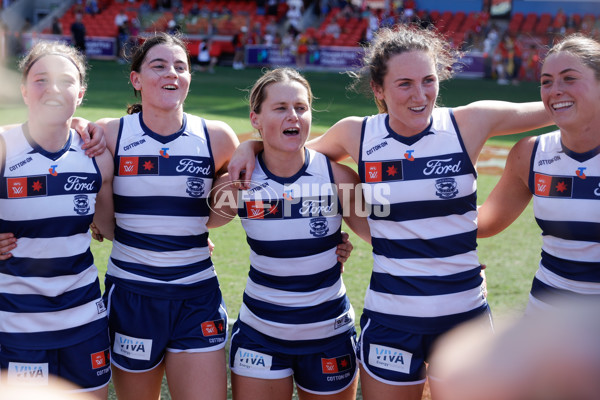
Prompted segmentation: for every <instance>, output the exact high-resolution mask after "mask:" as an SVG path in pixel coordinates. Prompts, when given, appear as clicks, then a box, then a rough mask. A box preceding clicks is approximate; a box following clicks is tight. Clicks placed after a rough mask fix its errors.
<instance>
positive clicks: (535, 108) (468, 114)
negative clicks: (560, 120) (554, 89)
mask: <svg viewBox="0 0 600 400" xmlns="http://www.w3.org/2000/svg"><path fill="white" fill-rule="evenodd" d="M454 116H455V117H456V122H457V124H458V126H459V129H460V131H461V134H462V136H463V140H464V143H465V146H466V148H467V152H468V153H469V157H470V158H471V161H472V162H473V164H475V163H476V161H477V157H479V153H480V152H481V149H482V148H483V145H484V144H485V142H486V140H488V139H489V138H490V137H493V136H501V135H511V134H515V133H520V132H527V131H530V130H533V129H538V128H542V127H545V126H550V125H551V124H552V119H551V118H550V114H548V112H547V111H546V109H545V108H544V104H543V103H542V102H541V101H538V102H531V103H511V102H507V101H495V100H483V101H476V102H474V103H471V104H468V105H466V106H462V107H457V108H456V109H454Z"/></svg>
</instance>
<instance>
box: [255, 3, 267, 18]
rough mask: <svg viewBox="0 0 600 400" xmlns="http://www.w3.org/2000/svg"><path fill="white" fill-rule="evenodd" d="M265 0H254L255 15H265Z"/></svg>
mask: <svg viewBox="0 0 600 400" xmlns="http://www.w3.org/2000/svg"><path fill="white" fill-rule="evenodd" d="M266 5H267V2H266V0H256V15H265V14H266V13H267V7H266Z"/></svg>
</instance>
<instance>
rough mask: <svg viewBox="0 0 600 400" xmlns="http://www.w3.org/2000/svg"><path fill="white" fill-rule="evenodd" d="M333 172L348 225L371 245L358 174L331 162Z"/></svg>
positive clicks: (344, 166)
mask: <svg viewBox="0 0 600 400" xmlns="http://www.w3.org/2000/svg"><path fill="white" fill-rule="evenodd" d="M331 170H332V172H333V178H334V180H335V184H336V187H337V192H338V196H339V199H340V204H341V205H342V215H343V217H344V221H346V224H348V226H349V227H350V229H352V231H353V232H354V233H356V234H357V235H358V236H359V237H360V238H361V239H363V240H364V241H365V242H367V243H371V231H370V229H369V223H368V222H367V217H366V212H364V210H363V209H364V204H365V202H364V199H363V197H362V196H363V194H362V189H361V182H360V178H359V177H358V174H357V173H356V172H355V171H354V170H353V169H352V168H350V167H348V166H346V165H342V164H338V163H336V162H333V161H332V162H331Z"/></svg>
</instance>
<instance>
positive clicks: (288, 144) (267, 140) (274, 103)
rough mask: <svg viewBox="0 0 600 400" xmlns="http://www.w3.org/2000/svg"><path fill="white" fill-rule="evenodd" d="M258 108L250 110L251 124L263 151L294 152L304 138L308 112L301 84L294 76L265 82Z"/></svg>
mask: <svg viewBox="0 0 600 400" xmlns="http://www.w3.org/2000/svg"><path fill="white" fill-rule="evenodd" d="M264 91H265V93H266V95H265V98H264V101H263V102H262V103H261V105H260V108H259V109H260V111H259V112H255V111H251V112H250V121H251V123H252V126H253V127H254V128H255V129H257V130H258V131H259V132H260V134H261V136H262V138H263V141H264V147H265V153H266V152H273V151H277V152H291V153H293V152H297V151H299V150H301V149H302V148H303V146H304V143H305V142H306V140H307V139H308V135H309V133H310V125H311V120H312V112H311V109H310V101H309V94H308V91H307V89H306V87H305V86H303V85H302V84H301V83H300V82H297V81H294V80H286V81H282V82H276V83H271V84H269V85H268V86H267V87H266V88H265V89H264Z"/></svg>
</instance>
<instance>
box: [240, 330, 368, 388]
mask: <svg viewBox="0 0 600 400" xmlns="http://www.w3.org/2000/svg"><path fill="white" fill-rule="evenodd" d="M232 331H233V334H232V335H231V348H230V351H229V367H230V368H231V371H232V372H234V373H235V374H237V375H239V376H246V377H251V378H258V379H282V378H286V377H288V376H292V375H293V376H294V380H295V381H296V385H297V386H298V387H300V388H301V389H303V390H304V391H306V392H309V393H313V394H319V395H327V394H335V393H339V392H342V391H343V390H345V389H346V388H347V387H348V386H349V385H351V384H352V382H353V381H354V379H355V378H356V373H357V365H356V355H355V348H356V332H355V331H354V329H352V331H351V332H348V333H347V340H345V341H340V340H339V338H337V340H336V342H337V343H336V344H335V345H333V346H332V347H330V348H327V349H325V350H323V351H321V352H318V353H308V354H302V355H297V354H286V353H282V352H278V351H275V350H273V349H271V348H269V347H267V346H264V345H262V344H261V343H258V342H257V341H256V340H253V339H252V338H250V337H249V336H248V335H246V334H245V333H244V330H243V327H242V329H240V326H239V325H238V324H237V322H236V324H234V327H233V330H232Z"/></svg>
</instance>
